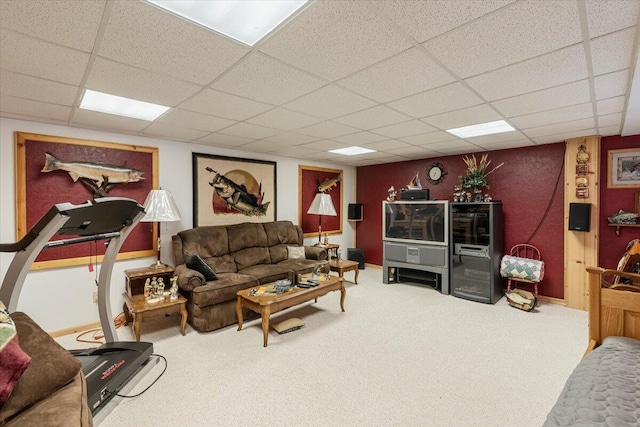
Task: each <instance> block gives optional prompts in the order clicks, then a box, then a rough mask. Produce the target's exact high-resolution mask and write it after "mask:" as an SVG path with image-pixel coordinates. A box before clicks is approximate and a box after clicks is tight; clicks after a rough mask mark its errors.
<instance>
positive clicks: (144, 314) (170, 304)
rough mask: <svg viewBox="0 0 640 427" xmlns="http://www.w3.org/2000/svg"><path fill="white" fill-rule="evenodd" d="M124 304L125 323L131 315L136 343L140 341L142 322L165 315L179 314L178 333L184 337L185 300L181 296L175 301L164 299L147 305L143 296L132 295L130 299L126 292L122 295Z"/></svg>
mask: <svg viewBox="0 0 640 427" xmlns="http://www.w3.org/2000/svg"><path fill="white" fill-rule="evenodd" d="M122 297H123V298H124V301H125V304H124V309H125V313H124V315H125V317H126V319H127V321H128V320H129V319H130V314H132V315H133V334H134V335H135V337H136V341H140V324H141V323H142V320H144V319H148V318H150V317H157V316H162V315H165V314H172V313H180V315H181V322H180V333H181V334H182V335H185V334H186V332H185V326H186V325H187V308H186V303H187V299H186V298H185V297H183V296H182V295H178V298H177V299H175V300H171V299H169V297H166V298H165V299H163V300H162V301H159V302H156V303H148V302H147V301H146V300H145V298H144V295H134V296H132V297H130V296H129V295H128V294H127V293H126V292H125V293H123V294H122Z"/></svg>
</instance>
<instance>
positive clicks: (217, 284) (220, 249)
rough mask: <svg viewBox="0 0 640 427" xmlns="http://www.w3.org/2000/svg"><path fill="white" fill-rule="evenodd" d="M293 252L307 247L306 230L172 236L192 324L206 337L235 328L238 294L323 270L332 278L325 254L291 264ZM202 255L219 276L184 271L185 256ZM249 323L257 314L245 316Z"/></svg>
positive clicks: (251, 226)
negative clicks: (290, 252)
mask: <svg viewBox="0 0 640 427" xmlns="http://www.w3.org/2000/svg"><path fill="white" fill-rule="evenodd" d="M289 246H292V247H293V246H298V247H300V246H303V234H302V229H301V228H300V227H299V226H297V225H294V224H293V223H292V222H291V221H274V222H265V223H248V222H246V223H242V224H235V225H226V226H205V227H196V228H192V229H190V230H184V231H181V232H179V233H178V234H177V235H175V236H173V256H174V260H175V265H176V267H175V269H176V275H177V276H178V286H179V287H180V291H181V292H182V293H183V294H184V295H185V296H186V297H187V299H188V303H187V311H188V312H189V324H190V325H191V326H192V327H193V328H194V329H195V330H197V331H200V332H207V331H213V330H215V329H220V328H223V327H225V326H228V325H232V324H234V323H237V321H238V319H237V316H236V311H235V305H236V292H237V291H239V290H241V289H247V288H250V287H255V286H259V285H262V284H265V283H269V282H274V281H276V280H280V279H291V280H292V281H293V282H295V280H296V278H297V274H305V273H310V272H312V271H313V269H314V268H315V267H316V266H317V265H319V266H320V267H321V270H322V271H323V272H325V273H326V272H329V263H328V261H327V260H326V259H327V252H326V250H325V249H323V248H320V247H315V246H306V247H305V250H304V252H305V258H304V259H289V258H288V247H289ZM187 254H189V255H194V254H197V255H199V256H200V257H201V258H202V259H203V260H204V262H206V264H207V265H208V266H210V267H211V268H212V269H213V270H214V271H215V274H216V275H217V280H212V281H206V280H205V278H204V276H203V274H201V273H200V272H198V271H196V270H193V269H190V268H188V267H187V266H186V265H185V255H187ZM244 315H246V317H245V319H246V318H255V317H256V314H255V313H252V312H248V311H245V312H244Z"/></svg>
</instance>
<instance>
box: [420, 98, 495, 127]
mask: <svg viewBox="0 0 640 427" xmlns="http://www.w3.org/2000/svg"><path fill="white" fill-rule="evenodd" d="M502 119H503V117H502V115H501V114H500V113H498V112H496V110H494V109H493V108H491V107H489V106H488V105H487V104H482V105H476V106H474V107H470V108H463V109H462V110H457V111H449V112H448V113H443V114H438V115H436V116H430V117H425V118H423V119H422V121H424V122H426V123H429V124H430V125H432V126H435V127H437V128H440V129H453V128H458V127H462V126H470V125H476V124H479V123H486V122H493V121H496V120H502Z"/></svg>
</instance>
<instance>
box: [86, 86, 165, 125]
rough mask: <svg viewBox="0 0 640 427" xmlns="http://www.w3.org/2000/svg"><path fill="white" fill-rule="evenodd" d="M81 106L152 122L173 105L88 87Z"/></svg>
mask: <svg viewBox="0 0 640 427" xmlns="http://www.w3.org/2000/svg"><path fill="white" fill-rule="evenodd" d="M80 108H82V109H85V110H91V111H97V112H100V113H107V114H115V115H118V116H124V117H131V118H134V119H141V120H147V121H150V122H151V121H154V120H155V119H156V118H158V117H159V116H161V115H162V114H163V113H165V112H166V111H167V110H169V108H171V107H165V106H164V105H158V104H152V103H150V102H144V101H138V100H136V99H131V98H125V97H122V96H116V95H110V94H108V93H102V92H96V91H93V90H89V89H87V90H86V91H85V92H84V96H83V97H82V103H80Z"/></svg>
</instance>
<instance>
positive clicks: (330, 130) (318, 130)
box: [298, 122, 359, 139]
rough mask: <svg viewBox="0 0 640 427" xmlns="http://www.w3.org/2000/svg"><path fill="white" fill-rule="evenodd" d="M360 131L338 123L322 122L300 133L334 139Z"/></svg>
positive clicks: (303, 129)
mask: <svg viewBox="0 0 640 427" xmlns="http://www.w3.org/2000/svg"><path fill="white" fill-rule="evenodd" d="M358 130H359V129H356V128H352V127H351V126H345V125H343V124H340V123H336V122H322V123H318V124H315V125H312V126H308V127H306V128H302V129H299V130H298V132H300V133H302V134H304V135H310V136H315V137H317V138H327V139H329V138H334V137H337V136H342V135H348V134H350V133H356V132H358Z"/></svg>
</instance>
